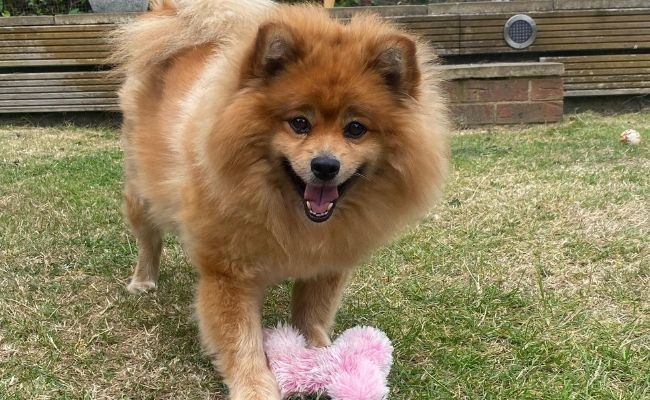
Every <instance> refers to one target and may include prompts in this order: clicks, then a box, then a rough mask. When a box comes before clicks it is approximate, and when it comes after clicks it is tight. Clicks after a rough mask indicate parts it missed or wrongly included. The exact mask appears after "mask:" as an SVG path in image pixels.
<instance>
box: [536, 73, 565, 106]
mask: <svg viewBox="0 0 650 400" xmlns="http://www.w3.org/2000/svg"><path fill="white" fill-rule="evenodd" d="M563 97H564V85H563V84H562V78H560V77H556V78H539V79H532V80H531V86H530V99H531V100H533V101H535V100H562V99H563Z"/></svg>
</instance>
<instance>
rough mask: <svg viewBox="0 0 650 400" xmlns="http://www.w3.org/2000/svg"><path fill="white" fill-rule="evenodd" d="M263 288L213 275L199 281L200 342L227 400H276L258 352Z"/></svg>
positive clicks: (274, 387)
mask: <svg viewBox="0 0 650 400" xmlns="http://www.w3.org/2000/svg"><path fill="white" fill-rule="evenodd" d="M264 289H265V288H264V287H261V285H259V284H256V283H255V282H247V281H241V280H235V279H233V278H230V277H226V276H223V275H218V274H203V276H201V278H200V280H199V288H198V298H197V312H198V317H199V329H200V332H201V339H202V341H203V345H204V346H205V348H206V350H207V351H208V352H209V353H210V354H211V355H214V357H215V365H216V367H217V369H218V370H219V372H220V373H221V374H222V376H223V379H224V381H225V382H226V384H227V385H228V388H229V389H230V398H231V399H232V400H279V399H280V394H279V391H278V386H277V383H276V381H275V378H274V377H273V375H272V373H271V371H270V370H269V369H268V367H267V364H266V356H265V355H264V350H263V347H262V325H261V304H262V301H263V296H264Z"/></svg>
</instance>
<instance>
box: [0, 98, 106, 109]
mask: <svg viewBox="0 0 650 400" xmlns="http://www.w3.org/2000/svg"><path fill="white" fill-rule="evenodd" d="M114 102H115V103H116V102H117V99H116V98H115V97H97V98H89V99H76V98H75V99H39V100H0V107H4V106H56V105H85V104H112V103H114Z"/></svg>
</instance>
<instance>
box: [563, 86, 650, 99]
mask: <svg viewBox="0 0 650 400" xmlns="http://www.w3.org/2000/svg"><path fill="white" fill-rule="evenodd" d="M648 93H650V89H646V88H634V89H605V90H603V89H594V90H565V92H564V97H589V96H621V95H642V94H648Z"/></svg>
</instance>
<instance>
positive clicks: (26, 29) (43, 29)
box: [0, 25, 116, 35]
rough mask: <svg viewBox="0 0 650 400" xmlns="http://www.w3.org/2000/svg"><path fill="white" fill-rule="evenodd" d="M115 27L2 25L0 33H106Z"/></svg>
mask: <svg viewBox="0 0 650 400" xmlns="http://www.w3.org/2000/svg"><path fill="white" fill-rule="evenodd" d="M115 28H116V25H45V26H3V27H0V35H4V34H10V33H24V34H36V33H52V32H102V33H106V32H109V31H112V30H113V29H115Z"/></svg>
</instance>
